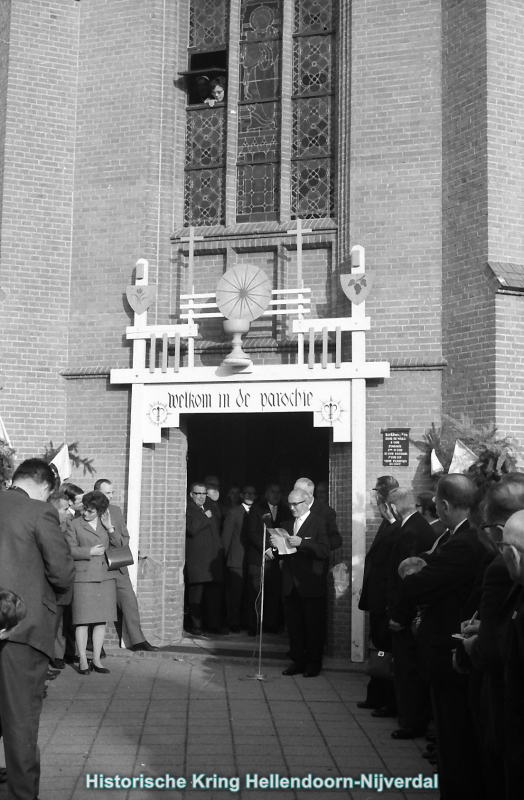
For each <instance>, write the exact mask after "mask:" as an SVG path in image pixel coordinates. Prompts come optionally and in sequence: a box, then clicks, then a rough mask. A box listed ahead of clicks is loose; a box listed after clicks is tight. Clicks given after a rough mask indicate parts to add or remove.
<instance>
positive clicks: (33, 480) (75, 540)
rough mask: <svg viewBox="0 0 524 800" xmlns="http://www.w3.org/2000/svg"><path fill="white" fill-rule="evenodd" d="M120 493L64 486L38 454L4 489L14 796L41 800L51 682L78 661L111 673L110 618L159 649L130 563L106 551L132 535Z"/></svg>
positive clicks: (1, 710) (131, 640)
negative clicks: (145, 628) (148, 632)
mask: <svg viewBox="0 0 524 800" xmlns="http://www.w3.org/2000/svg"><path fill="white" fill-rule="evenodd" d="M112 496H113V485H112V483H111V481H110V480H108V479H105V478H104V479H101V480H98V481H97V482H96V483H95V487H94V490H93V491H91V492H87V493H84V492H83V490H82V489H80V488H79V487H78V486H75V485H74V484H65V485H62V486H61V485H60V480H59V476H58V473H57V471H56V468H55V469H54V470H53V468H52V465H50V464H47V463H46V462H45V461H43V460H41V459H36V458H35V459H28V460H27V461H24V462H22V464H20V466H19V467H18V468H17V469H16V471H15V473H14V475H13V479H12V482H11V485H10V487H9V488H8V489H7V488H6V490H5V491H1V492H0V587H2V589H0V721H1V730H0V734H2V735H3V737H4V750H5V757H6V770H5V771H2V770H0V782H5V781H7V783H8V789H9V793H10V797H13V798H20V800H26V798H27V800H29V798H31V799H32V798H37V797H38V786H39V777H40V767H39V752H38V745H37V738H38V725H39V719H40V713H41V708H42V701H43V699H44V696H45V682H46V680H52V679H54V678H56V676H57V675H58V674H59V670H61V669H63V668H64V667H65V664H66V663H67V662H69V663H71V664H74V663H75V662H78V672H79V674H80V675H89V674H90V673H91V671H92V670H93V671H95V672H98V673H101V674H107V673H109V669H107V668H106V667H104V666H103V665H102V663H101V658H103V657H104V655H105V654H104V652H103V641H104V635H105V631H106V625H107V623H109V622H113V621H115V622H116V623H117V629H118V630H119V632H120V633H121V634H122V637H123V641H124V643H125V644H126V645H127V646H128V647H129V648H130V649H132V650H157V649H158V648H157V647H155V646H153V645H151V644H150V643H149V642H147V641H146V639H145V636H144V633H143V632H142V629H141V627H140V615H139V611H138V603H137V599H136V595H135V593H134V591H133V587H132V585H131V581H130V579H129V575H128V571H127V568H126V567H120V568H118V569H115V570H110V568H109V564H108V559H107V558H106V556H107V555H108V554H110V553H111V551H112V550H114V549H115V548H120V547H122V546H124V545H125V544H126V543H127V542H128V541H129V533H128V531H127V528H126V526H125V523H124V518H123V515H122V511H121V509H120V508H119V507H118V506H115V505H113V504H112V503H111V499H112ZM89 637H90V638H91V642H90V643H88V640H89ZM88 649H90V650H91V651H92V659H91V660H88V657H87V650H88ZM49 665H51V666H53V667H55V668H57V669H55V670H51V671H50V670H49Z"/></svg>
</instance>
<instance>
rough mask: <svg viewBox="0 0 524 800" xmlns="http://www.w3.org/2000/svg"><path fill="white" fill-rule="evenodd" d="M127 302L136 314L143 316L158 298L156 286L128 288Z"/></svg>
mask: <svg viewBox="0 0 524 800" xmlns="http://www.w3.org/2000/svg"><path fill="white" fill-rule="evenodd" d="M126 296H127V301H128V303H129V305H130V306H131V308H132V309H133V311H134V312H135V314H143V313H144V311H147V309H148V308H149V306H150V305H151V304H152V303H153V301H154V300H155V297H156V286H126Z"/></svg>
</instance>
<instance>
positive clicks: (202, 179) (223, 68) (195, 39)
mask: <svg viewBox="0 0 524 800" xmlns="http://www.w3.org/2000/svg"><path fill="white" fill-rule="evenodd" d="M228 6H229V3H228V2H227V0H191V2H190V15H189V69H188V70H187V72H186V73H184V74H185V75H186V80H187V88H188V93H187V94H188V107H187V117H186V159H185V187H184V219H185V223H186V224H187V225H220V224H224V222H225V171H226V110H227V109H226V101H227V19H228V14H227V11H228ZM217 87H219V88H220V87H222V90H223V91H222V92H219V91H217Z"/></svg>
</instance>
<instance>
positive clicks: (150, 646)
mask: <svg viewBox="0 0 524 800" xmlns="http://www.w3.org/2000/svg"><path fill="white" fill-rule="evenodd" d="M129 649H130V650H134V651H135V653H136V652H138V651H139V650H147V651H153V650H158V647H155V645H154V644H149V642H137V644H132V645H131V647H130V648H129Z"/></svg>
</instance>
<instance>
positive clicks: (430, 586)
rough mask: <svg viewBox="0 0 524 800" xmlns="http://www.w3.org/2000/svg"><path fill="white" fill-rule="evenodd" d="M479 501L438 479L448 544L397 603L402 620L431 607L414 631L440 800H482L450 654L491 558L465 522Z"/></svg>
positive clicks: (460, 681)
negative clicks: (427, 687)
mask: <svg viewBox="0 0 524 800" xmlns="http://www.w3.org/2000/svg"><path fill="white" fill-rule="evenodd" d="M476 497H477V490H476V487H475V485H474V484H473V483H472V482H471V481H470V480H469V479H468V478H467V477H466V476H465V475H460V474H451V475H444V477H442V478H441V479H440V481H439V483H438V485H437V490H436V493H435V501H436V507H437V511H438V515H439V517H440V519H441V520H442V522H444V523H445V525H446V527H447V529H448V531H449V532H450V538H449V539H448V540H447V541H446V542H445V544H443V545H442V546H441V547H438V548H437V549H436V550H435V551H434V552H433V553H432V554H431V555H427V556H426V557H425V560H426V559H427V564H426V566H425V567H424V569H421V570H420V572H417V573H416V574H412V575H407V576H406V577H405V578H404V580H403V581H402V582H401V583H400V585H399V588H398V595H397V606H396V607H397V609H398V611H397V613H398V615H399V616H403V615H405V614H409V613H410V612H411V610H412V608H413V606H414V605H426V606H427V608H426V609H425V611H424V614H423V616H422V620H421V622H420V625H419V627H418V631H417V650H418V655H419V667H420V671H421V675H422V678H423V679H425V680H427V681H429V683H430V684H431V699H432V705H433V714H434V718H435V725H436V731H437V761H438V773H439V787H440V792H441V797H442V800H483V798H484V797H485V791H484V788H485V787H484V785H483V778H482V775H481V773H480V771H479V770H478V764H479V763H480V754H479V751H478V747H477V744H476V738H475V734H474V730H473V722H472V718H471V712H470V710H469V707H468V677H467V675H463V674H458V673H457V672H456V671H455V670H454V669H453V661H452V652H451V651H452V650H453V648H454V639H453V638H452V634H454V633H459V632H460V623H461V621H462V620H461V611H462V609H463V606H464V605H465V603H466V601H467V600H468V598H469V595H470V593H471V590H472V588H473V584H474V582H475V577H476V574H477V570H478V567H479V565H480V562H481V561H482V560H483V559H484V558H485V553H486V551H485V548H484V546H483V545H482V544H481V542H480V541H479V538H478V535H477V531H476V530H474V529H472V528H471V526H470V523H469V520H468V512H469V510H470V508H472V507H473V506H474V504H475V502H476ZM392 621H393V622H395V621H398V620H392Z"/></svg>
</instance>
